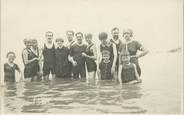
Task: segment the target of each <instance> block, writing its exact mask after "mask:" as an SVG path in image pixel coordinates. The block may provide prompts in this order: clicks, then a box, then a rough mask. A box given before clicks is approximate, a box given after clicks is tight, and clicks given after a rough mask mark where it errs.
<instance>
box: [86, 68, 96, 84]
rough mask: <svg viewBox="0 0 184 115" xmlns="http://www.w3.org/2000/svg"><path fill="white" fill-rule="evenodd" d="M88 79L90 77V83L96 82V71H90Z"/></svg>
mask: <svg viewBox="0 0 184 115" xmlns="http://www.w3.org/2000/svg"><path fill="white" fill-rule="evenodd" d="M88 75H89V76H88V79H89V83H90V84H91V83H92V84H94V83H95V76H96V71H93V72H89V73H88Z"/></svg>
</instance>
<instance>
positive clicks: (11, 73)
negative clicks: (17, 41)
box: [4, 52, 23, 83]
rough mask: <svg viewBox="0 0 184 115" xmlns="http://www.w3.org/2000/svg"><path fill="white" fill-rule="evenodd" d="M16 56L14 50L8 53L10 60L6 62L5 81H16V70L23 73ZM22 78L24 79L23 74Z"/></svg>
mask: <svg viewBox="0 0 184 115" xmlns="http://www.w3.org/2000/svg"><path fill="white" fill-rule="evenodd" d="M15 58H16V56H15V53H14V52H8V53H7V59H8V62H7V63H5V64H4V82H5V83H7V82H8V83H11V82H16V76H15V71H18V72H19V74H20V75H21V71H20V68H19V67H18V65H17V64H15V63H14V60H15ZM21 79H22V80H23V76H22V75H21Z"/></svg>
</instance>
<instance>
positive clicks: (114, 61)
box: [112, 44, 117, 67]
mask: <svg viewBox="0 0 184 115" xmlns="http://www.w3.org/2000/svg"><path fill="white" fill-rule="evenodd" d="M113 54H114V59H113V64H112V67H115V66H116V61H117V49H116V45H115V44H113Z"/></svg>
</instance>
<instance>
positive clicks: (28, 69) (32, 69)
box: [22, 40, 39, 81]
mask: <svg viewBox="0 0 184 115" xmlns="http://www.w3.org/2000/svg"><path fill="white" fill-rule="evenodd" d="M24 43H25V45H26V48H25V49H24V50H23V52H22V58H23V63H24V66H25V68H24V78H30V79H31V81H33V79H34V78H35V76H37V74H38V71H39V65H37V64H38V61H39V57H38V56H37V55H35V54H34V53H33V52H32V51H31V46H32V40H28V41H24Z"/></svg>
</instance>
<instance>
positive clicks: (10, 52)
mask: <svg viewBox="0 0 184 115" xmlns="http://www.w3.org/2000/svg"><path fill="white" fill-rule="evenodd" d="M10 54H13V55H14V58H16V55H15V53H14V52H12V51H9V52H8V53H7V54H6V57H7V58H8V56H9V55H10Z"/></svg>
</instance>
